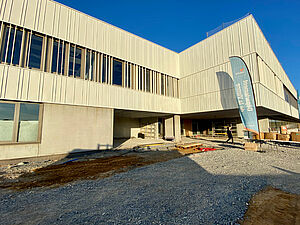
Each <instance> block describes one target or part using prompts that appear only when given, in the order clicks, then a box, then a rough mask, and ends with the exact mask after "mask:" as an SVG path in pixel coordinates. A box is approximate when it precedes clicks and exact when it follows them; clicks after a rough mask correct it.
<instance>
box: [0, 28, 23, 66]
mask: <svg viewBox="0 0 300 225" xmlns="http://www.w3.org/2000/svg"><path fill="white" fill-rule="evenodd" d="M22 35H23V32H22V31H21V30H19V29H16V28H15V27H9V26H4V31H3V39H2V43H1V61H2V62H6V63H12V64H14V65H18V64H19V61H20V52H21V44H22Z"/></svg>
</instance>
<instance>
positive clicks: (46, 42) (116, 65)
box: [0, 23, 178, 97]
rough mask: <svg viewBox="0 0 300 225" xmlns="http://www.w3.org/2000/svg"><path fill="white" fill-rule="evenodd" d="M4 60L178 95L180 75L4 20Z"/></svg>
mask: <svg viewBox="0 0 300 225" xmlns="http://www.w3.org/2000/svg"><path fill="white" fill-rule="evenodd" d="M0 25H1V36H0V38H1V49H0V54H1V57H0V60H1V62H2V63H7V64H12V65H16V66H21V67H25V68H35V69H40V70H43V71H45V72H50V73H55V74H61V75H65V76H70V77H74V78H81V79H86V80H91V81H95V82H101V83H106V84H113V85H119V86H122V87H126V88H132V89H136V90H140V91H145V92H150V93H154V94H160V95H165V96H170V97H178V79H177V78H174V77H171V76H168V75H166V74H162V73H159V72H156V71H153V70H150V69H147V68H145V67H142V66H139V65H136V64H133V63H130V62H126V61H123V60H120V59H117V58H114V57H112V56H109V55H106V54H103V53H100V52H96V51H94V50H90V49H87V48H83V47H81V46H78V45H75V44H72V43H69V42H66V41H63V40H59V39H56V38H53V37H50V36H46V35H41V34H38V33H35V32H33V31H30V30H27V29H23V28H19V27H17V26H14V25H10V24H6V23H2V24H0Z"/></svg>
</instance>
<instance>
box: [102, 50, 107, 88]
mask: <svg viewBox="0 0 300 225" xmlns="http://www.w3.org/2000/svg"><path fill="white" fill-rule="evenodd" d="M106 70H107V65H106V56H105V55H103V61H102V83H107V80H106Z"/></svg>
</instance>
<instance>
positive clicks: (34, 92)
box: [27, 70, 40, 101]
mask: <svg viewBox="0 0 300 225" xmlns="http://www.w3.org/2000/svg"><path fill="white" fill-rule="evenodd" d="M29 76H30V77H29V84H28V99H27V100H29V101H38V100H39V91H40V71H37V70H30V72H29Z"/></svg>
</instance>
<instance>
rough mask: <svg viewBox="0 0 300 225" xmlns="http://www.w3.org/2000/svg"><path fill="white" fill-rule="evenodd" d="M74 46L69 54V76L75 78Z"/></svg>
mask: <svg viewBox="0 0 300 225" xmlns="http://www.w3.org/2000/svg"><path fill="white" fill-rule="evenodd" d="M73 66H74V46H73V45H71V46H70V52H69V76H73V74H74V73H73V72H74V69H73V68H74V67H73Z"/></svg>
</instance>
